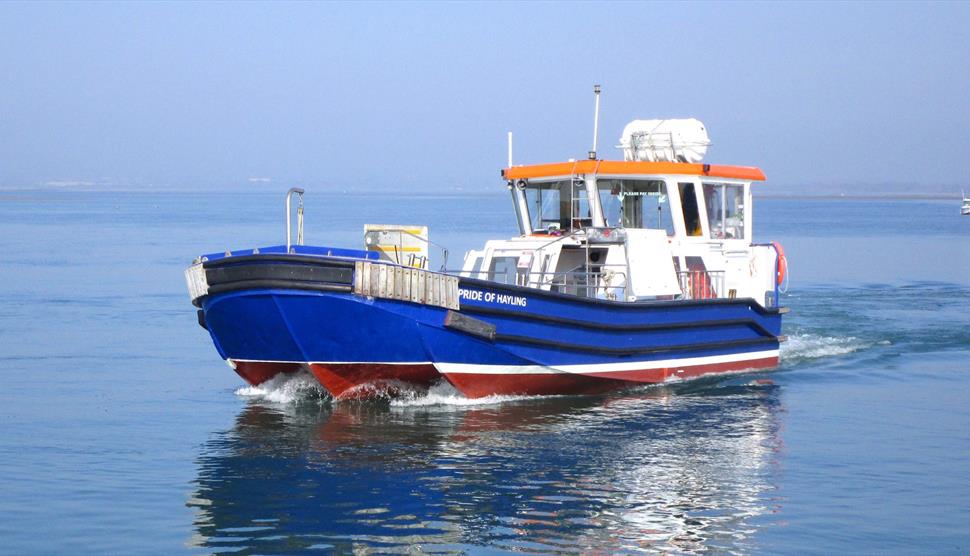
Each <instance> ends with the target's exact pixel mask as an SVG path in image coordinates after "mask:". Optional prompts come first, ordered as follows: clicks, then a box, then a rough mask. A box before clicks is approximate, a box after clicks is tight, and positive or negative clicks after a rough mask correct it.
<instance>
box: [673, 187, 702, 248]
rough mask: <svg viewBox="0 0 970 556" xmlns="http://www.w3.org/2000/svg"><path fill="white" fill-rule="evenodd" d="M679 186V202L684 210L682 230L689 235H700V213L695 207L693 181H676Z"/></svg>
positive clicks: (695, 196) (695, 195) (695, 197)
mask: <svg viewBox="0 0 970 556" xmlns="http://www.w3.org/2000/svg"><path fill="white" fill-rule="evenodd" d="M677 187H678V188H680V204H681V207H682V208H683V211H684V230H685V231H686V232H687V235H689V236H700V235H702V234H703V231H701V215H700V212H699V211H698V209H697V194H696V193H695V191H694V184H693V183H689V182H688V183H678V184H677Z"/></svg>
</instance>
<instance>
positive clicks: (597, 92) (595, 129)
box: [589, 85, 600, 160]
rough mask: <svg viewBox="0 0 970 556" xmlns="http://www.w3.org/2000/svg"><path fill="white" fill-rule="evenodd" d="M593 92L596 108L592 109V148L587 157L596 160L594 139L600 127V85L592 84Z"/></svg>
mask: <svg viewBox="0 0 970 556" xmlns="http://www.w3.org/2000/svg"><path fill="white" fill-rule="evenodd" d="M593 94H594V95H596V108H595V109H594V110H593V150H591V151H589V159H590V160H596V140H597V137H598V136H599V129H600V86H599V85H593Z"/></svg>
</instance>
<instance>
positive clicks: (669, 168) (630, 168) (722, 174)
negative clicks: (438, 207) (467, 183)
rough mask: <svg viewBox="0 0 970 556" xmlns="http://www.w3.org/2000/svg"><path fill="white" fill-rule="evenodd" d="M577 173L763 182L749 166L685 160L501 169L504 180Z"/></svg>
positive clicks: (761, 174)
mask: <svg viewBox="0 0 970 556" xmlns="http://www.w3.org/2000/svg"><path fill="white" fill-rule="evenodd" d="M578 174H611V175H638V174H680V175H690V176H710V177H715V178H730V179H738V180H752V181H764V180H765V174H764V172H762V171H761V169H760V168H755V167H753V166H725V165H723V164H688V163H686V162H634V161H623V160H577V161H575V162H557V163H553V164H535V165H531V166H513V167H511V168H506V169H504V170H502V175H503V176H504V177H505V179H509V180H517V179H528V178H552V177H556V176H574V175H578Z"/></svg>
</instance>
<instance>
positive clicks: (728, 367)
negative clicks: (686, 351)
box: [444, 357, 778, 398]
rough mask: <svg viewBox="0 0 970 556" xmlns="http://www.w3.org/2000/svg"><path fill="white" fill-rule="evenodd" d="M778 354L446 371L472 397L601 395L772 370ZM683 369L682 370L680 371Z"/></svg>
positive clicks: (459, 389)
mask: <svg viewBox="0 0 970 556" xmlns="http://www.w3.org/2000/svg"><path fill="white" fill-rule="evenodd" d="M777 366H778V358H777V357H767V358H764V359H751V360H746V361H732V362H728V363H711V364H706V365H694V366H690V367H670V368H661V369H643V370H632V371H616V372H602V373H595V374H579V373H549V374H491V373H445V374H444V377H445V378H446V379H447V380H448V382H450V383H451V384H452V386H454V387H455V388H457V389H458V391H459V392H461V393H462V394H464V395H465V396H466V397H469V398H483V397H485V396H492V395H527V396H554V395H568V394H573V395H575V394H601V393H604V392H609V391H613V390H620V389H623V388H628V387H630V386H633V385H634V384H644V383H658V382H664V381H665V380H668V379H669V378H671V377H677V378H695V377H699V376H702V375H708V374H717V373H727V372H737V371H748V370H751V371H753V370H759V369H772V368H774V367H777ZM678 371H680V372H678Z"/></svg>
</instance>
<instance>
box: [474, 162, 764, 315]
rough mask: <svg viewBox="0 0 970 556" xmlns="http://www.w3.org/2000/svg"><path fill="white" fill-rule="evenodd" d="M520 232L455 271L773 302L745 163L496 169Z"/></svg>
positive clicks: (576, 289) (574, 290)
mask: <svg viewBox="0 0 970 556" xmlns="http://www.w3.org/2000/svg"><path fill="white" fill-rule="evenodd" d="M503 177H504V178H505V179H506V180H507V184H508V187H509V190H510V192H511V195H512V201H513V207H514V209H515V214H516V219H517V221H518V225H519V232H520V235H519V236H518V237H514V238H511V239H507V240H493V241H489V242H487V243H486V244H485V246H484V248H482V249H481V250H474V251H470V252H468V253H467V254H466V256H465V260H464V264H463V265H462V270H461V275H462V276H465V277H470V278H478V279H482V280H490V281H495V282H502V283H508V284H516V285H519V286H526V287H532V288H538V289H543V290H547V291H555V292H560V293H564V294H571V295H578V296H583V297H596V298H600V299H610V300H617V301H628V302H633V301H641V300H673V299H714V298H743V297H749V298H753V299H754V300H756V301H757V302H758V303H760V304H762V305H764V306H766V307H770V306H774V305H775V304H776V303H777V290H776V283H777V281H778V278H779V276H780V272H779V270H781V267H780V265H779V255H780V252H779V250H778V249H777V248H776V247H775V245H773V244H761V245H758V244H753V243H752V229H753V224H754V218H753V215H754V212H753V201H752V196H751V184H752V183H753V182H758V181H763V180H764V179H765V178H764V174H763V173H762V172H761V170H759V169H757V168H751V167H740V166H719V165H710V164H691V163H685V162H649V161H646V162H645V161H606V160H582V161H576V162H566V163H559V164H545V165H535V166H514V167H511V168H506V169H505V170H504V171H503Z"/></svg>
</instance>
